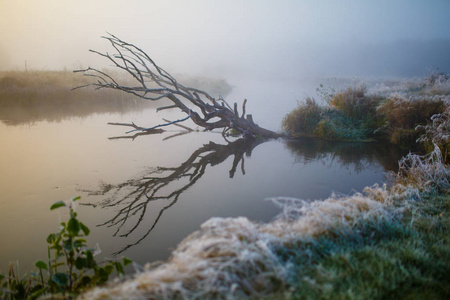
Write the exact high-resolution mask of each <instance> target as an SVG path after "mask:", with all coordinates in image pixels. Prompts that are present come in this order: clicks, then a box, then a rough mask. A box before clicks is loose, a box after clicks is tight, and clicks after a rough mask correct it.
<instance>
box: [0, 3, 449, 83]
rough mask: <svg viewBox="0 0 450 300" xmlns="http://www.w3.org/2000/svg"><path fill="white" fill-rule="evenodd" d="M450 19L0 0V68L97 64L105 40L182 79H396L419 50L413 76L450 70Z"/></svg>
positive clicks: (274, 6)
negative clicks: (120, 42) (389, 75)
mask: <svg viewBox="0 0 450 300" xmlns="http://www.w3.org/2000/svg"><path fill="white" fill-rule="evenodd" d="M449 16H450V1H448V0H423V1H417V0H395V1H393V0H377V1H375V0H374V1H361V0H360V1H357V0H342V1H339V0H326V1H320V0H311V1H306V0H305V1H303V0H272V1H267V0H254V1H246V0H226V1H224V0H222V1H216V0H190V1H186V0H164V1H163V0H157V1H155V0H127V1H124V0H122V1H118V0H107V1H104V0H96V1H92V0H89V1H87V0H77V1H66V0H0V28H1V29H0V33H1V37H2V38H1V40H0V70H5V69H14V70H23V69H24V68H25V62H26V64H27V67H28V68H29V69H36V70H52V69H61V68H67V69H75V68H78V67H80V66H84V67H86V66H88V65H92V66H99V65H101V64H102V60H100V61H99V60H98V57H96V56H95V55H93V54H91V53H89V52H88V50H89V49H95V50H101V51H105V50H109V51H111V49H109V48H108V44H107V43H106V41H104V40H102V39H100V36H101V35H104V34H105V33H106V32H111V33H113V34H115V35H117V36H118V37H120V38H122V39H124V40H127V41H129V42H132V43H134V44H136V45H138V46H139V47H140V48H142V49H144V50H145V51H146V52H147V53H148V54H150V56H152V57H153V58H154V59H155V60H156V61H157V62H158V63H159V64H160V65H162V66H163V67H166V68H167V69H169V70H170V71H172V72H175V73H177V72H185V73H193V74H200V73H208V74H212V75H215V76H220V74H222V73H223V74H232V73H241V74H243V73H245V74H247V73H248V74H252V72H253V73H258V74H259V75H261V74H266V73H285V74H286V76H297V75H299V74H301V73H302V74H309V73H311V74H313V73H314V74H327V73H339V72H340V71H342V72H343V73H352V72H355V73H358V72H360V73H363V72H364V71H367V72H366V73H370V70H373V72H394V71H395V70H396V69H395V68H402V67H403V65H402V63H403V60H405V61H406V58H405V55H402V52H405V51H406V52H408V53H409V51H413V50H414V51H416V52H418V53H422V52H420V51H422V50H420V49H422V48H420V47H424V49H425V50H423V51H425V52H424V53H423V55H422V54H420V55H419V54H417V53H416V52H414V53H412V54H411V55H410V56H411V60H413V61H415V62H414V63H415V64H416V65H417V67H416V68H415V69H414V70H415V72H420V69H421V68H425V67H429V68H436V67H441V69H442V68H443V69H446V68H449V67H450V58H449V55H450V54H448V53H449V51H450V48H448V47H450V43H449V41H450V17H449ZM418 45H419V46H418ZM427 45H428V46H427ZM446 47H447V48H446ZM419 48H420V49H419ZM438 48H439V49H440V50H439V49H438ZM386 49H388V50H386ZM417 49H419V50H417ZM447 50H449V51H447ZM406 56H407V55H406ZM422 57H423V61H421V60H420V59H422ZM366 58H367V60H366ZM378 59H380V61H377V60H378ZM383 59H385V60H386V61H383ZM374 60H375V62H374ZM395 60H397V64H398V66H396V64H395V63H394V64H392V61H395ZM418 60H419V61H418ZM366 63H367V67H366V68H365V69H364V65H365V64H366ZM383 65H385V66H383ZM383 67H384V69H383ZM405 68H406V67H405ZM409 68H410V69H411V67H409ZM416 69H417V70H416ZM383 70H384V71H383ZM405 70H406V69H405ZM425 71H426V70H423V72H425ZM447 71H450V70H447ZM405 72H406V71H405ZM411 72H412V71H411Z"/></svg>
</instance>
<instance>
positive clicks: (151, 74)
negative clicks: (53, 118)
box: [75, 34, 280, 138]
mask: <svg viewBox="0 0 450 300" xmlns="http://www.w3.org/2000/svg"><path fill="white" fill-rule="evenodd" d="M103 38H104V39H106V40H108V41H109V42H110V44H111V46H112V47H113V49H114V50H115V53H114V54H109V53H108V52H106V53H101V52H98V51H95V50H90V51H91V52H93V53H95V54H97V55H100V56H101V57H104V58H106V59H108V60H109V61H110V62H111V63H112V64H113V66H114V67H116V68H118V69H120V70H122V71H124V72H125V73H126V74H128V75H129V76H131V77H132V78H133V80H134V81H136V82H137V86H127V85H121V84H119V80H117V79H115V78H113V76H112V75H109V74H107V73H105V72H103V71H100V70H98V69H95V68H91V67H89V68H87V69H84V70H77V71H75V72H83V73H84V75H86V76H92V77H94V78H96V79H97V81H96V82H94V83H92V84H91V85H92V86H95V87H96V88H98V89H99V88H110V89H117V90H121V91H123V92H126V93H129V94H132V95H135V96H137V97H140V98H142V99H145V100H149V101H159V100H161V99H163V98H167V99H169V100H170V101H171V102H172V105H169V106H163V107H160V108H158V109H157V111H160V110H164V109H171V108H178V109H180V110H181V111H182V112H184V113H185V114H187V115H188V116H189V117H190V119H191V120H192V121H193V122H194V123H195V124H196V125H198V126H200V127H203V128H204V129H205V130H213V129H215V128H221V129H223V130H224V132H226V131H228V130H230V129H234V130H235V131H236V132H239V133H240V134H242V135H243V136H244V137H254V136H260V137H264V138H274V137H278V136H280V134H278V133H275V132H273V131H270V130H267V129H264V128H261V127H259V126H258V125H256V124H255V123H254V122H253V121H252V120H251V118H249V117H248V116H247V117H246V116H245V104H246V102H247V100H244V103H243V106H242V115H241V116H239V114H238V111H237V104H235V105H234V109H232V108H231V107H230V105H228V103H227V102H226V101H225V99H223V98H222V97H219V98H218V99H217V100H216V99H215V98H214V97H212V96H211V95H209V94H208V93H207V92H205V91H202V90H199V89H196V88H192V87H187V86H184V85H182V84H181V83H179V82H178V81H177V80H176V79H175V78H174V77H173V76H172V75H170V74H169V73H168V72H167V71H165V70H164V69H163V68H161V67H160V66H158V65H157V64H156V63H155V62H154V61H153V60H152V59H151V58H150V56H148V55H147V54H146V53H145V52H144V51H143V50H141V49H140V48H138V47H137V46H135V45H134V44H131V43H128V42H125V41H123V40H121V39H119V38H118V37H116V36H114V35H112V34H109V35H108V36H104V37H103ZM187 119H188V118H186V119H183V120H187ZM213 119H215V120H213ZM116 125H117V124H116ZM125 126H128V125H125ZM158 126H165V125H163V124H161V125H158ZM152 128H155V127H152ZM147 129H148V128H142V129H137V128H136V130H144V131H145V130H147Z"/></svg>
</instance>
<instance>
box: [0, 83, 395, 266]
mask: <svg viewBox="0 0 450 300" xmlns="http://www.w3.org/2000/svg"><path fill="white" fill-rule="evenodd" d="M316 83H317V82H316ZM233 85H234V89H233V92H232V93H231V94H230V95H229V96H228V98H233V99H237V101H242V100H243V98H244V97H247V99H248V100H249V104H248V107H247V111H248V112H252V113H253V116H254V119H255V121H256V122H257V123H259V124H260V125H261V126H264V127H268V128H269V129H272V130H279V129H280V123H281V119H282V117H283V116H284V115H285V114H286V113H288V112H289V110H290V109H292V108H294V107H295V105H296V102H297V101H300V100H301V99H303V98H304V97H305V95H310V94H313V93H314V87H312V86H313V85H311V84H310V83H308V84H307V86H308V88H299V87H298V86H299V84H298V82H282V83H280V82H273V81H268V82H265V83H261V82H247V81H242V82H235V83H234V84H233ZM245 95H247V96H245ZM252 101H253V102H252ZM160 114H161V113H160ZM179 116H180V115H179V114H177V113H171V112H167V113H165V114H161V115H158V114H157V113H156V112H155V110H154V108H151V107H149V108H145V109H143V108H139V109H136V110H133V109H127V110H126V111H122V112H110V113H94V114H85V115H83V116H80V115H71V114H70V113H67V115H66V116H63V117H60V118H58V119H57V120H55V119H52V118H50V117H49V118H45V113H44V117H43V118H40V119H39V118H38V119H33V120H26V119H24V120H20V121H17V120H16V121H15V122H10V121H8V120H6V119H5V117H3V118H4V120H3V121H1V122H0V135H1V137H2V143H1V151H2V155H0V171H1V172H0V241H1V244H2V247H1V250H0V271H1V272H3V273H5V272H6V271H7V269H8V264H9V263H10V262H13V263H15V264H17V262H18V265H19V271H20V273H21V274H24V273H25V272H27V271H29V270H30V269H31V268H32V264H33V262H34V261H36V260H38V259H44V260H46V259H47V246H46V237H47V235H48V234H49V233H51V232H56V231H57V229H58V226H59V223H60V222H61V221H63V220H65V219H66V218H67V211H64V209H59V210H56V211H50V210H49V207H50V205H51V204H52V203H53V202H56V201H59V200H64V201H68V200H70V199H71V198H73V197H75V196H81V199H80V200H79V201H77V203H78V204H77V207H76V209H77V212H78V214H79V219H80V220H81V221H82V222H84V223H85V224H86V225H87V226H88V227H90V229H91V234H90V236H89V237H88V244H89V245H91V246H92V247H95V246H96V245H97V244H98V246H99V248H100V249H101V250H102V253H101V257H115V256H121V255H125V256H127V257H129V258H131V259H132V260H134V261H136V262H137V263H138V264H141V265H143V264H145V263H146V262H152V261H157V260H164V259H167V257H168V256H169V255H170V250H171V249H173V248H175V247H176V245H177V244H178V243H179V242H180V241H181V240H182V239H183V238H185V237H186V236H187V235H189V234H190V233H192V232H193V231H195V230H197V229H198V228H199V227H200V225H201V224H202V223H203V222H205V221H206V220H208V219H209V218H211V217H217V216H219V217H237V216H246V217H248V218H249V219H251V220H255V221H260V222H267V221H270V220H272V219H273V218H275V217H276V216H277V215H278V214H279V213H280V211H279V209H278V208H276V207H275V205H273V203H272V202H271V201H269V200H268V198H270V197H277V196H288V197H297V198H301V199H310V200H313V199H324V198H327V197H328V196H330V195H331V193H337V194H351V193H353V192H361V191H362V189H363V188H364V187H365V186H370V185H373V184H375V183H383V182H384V181H385V175H386V172H388V171H390V170H395V168H396V166H397V161H398V159H399V158H400V157H401V155H402V154H403V153H401V152H400V151H399V150H398V149H396V148H395V147H387V146H386V145H377V144H375V143H366V144H361V143H360V144H358V143H333V142H327V141H323V140H315V139H303V140H298V141H288V140H283V139H278V140H273V141H268V142H264V143H260V142H258V141H256V142H253V143H248V142H243V141H241V140H236V139H231V140H230V143H228V142H227V141H225V140H224V139H223V137H222V136H221V134H220V133H219V132H201V131H194V132H191V133H188V134H182V135H178V134H181V133H182V131H180V130H179V128H177V127H172V128H170V127H169V128H168V131H166V132H164V133H161V134H155V135H143V136H136V137H135V138H132V137H133V134H128V135H127V134H125V131H127V130H128V129H127V128H124V127H117V126H111V125H107V123H108V122H126V123H129V122H135V123H136V124H139V125H142V126H153V125H156V124H159V123H161V122H163V121H162V120H161V119H162V118H168V119H171V120H175V119H176V118H178V117H179ZM192 127H193V129H196V128H195V126H192ZM174 135H178V136H174Z"/></svg>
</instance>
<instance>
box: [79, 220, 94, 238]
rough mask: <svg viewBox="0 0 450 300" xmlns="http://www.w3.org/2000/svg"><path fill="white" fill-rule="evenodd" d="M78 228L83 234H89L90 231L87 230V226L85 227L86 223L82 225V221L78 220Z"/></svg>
mask: <svg viewBox="0 0 450 300" xmlns="http://www.w3.org/2000/svg"><path fill="white" fill-rule="evenodd" d="M80 228H81V230H82V231H83V233H84V235H89V233H90V232H91V231H90V230H89V227H87V226H86V225H84V224H83V223H81V222H80Z"/></svg>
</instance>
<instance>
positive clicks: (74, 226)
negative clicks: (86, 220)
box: [67, 218, 80, 235]
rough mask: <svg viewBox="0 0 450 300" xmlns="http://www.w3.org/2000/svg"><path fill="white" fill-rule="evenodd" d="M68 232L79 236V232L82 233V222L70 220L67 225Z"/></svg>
mask: <svg viewBox="0 0 450 300" xmlns="http://www.w3.org/2000/svg"><path fill="white" fill-rule="evenodd" d="M67 230H68V231H69V232H70V233H71V234H72V235H78V232H79V231H80V222H78V220H77V219H75V218H70V220H69V222H68V223H67Z"/></svg>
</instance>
